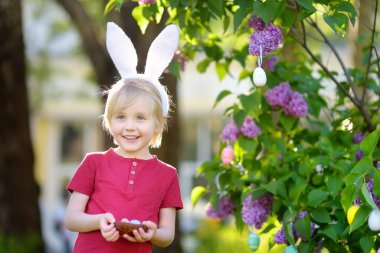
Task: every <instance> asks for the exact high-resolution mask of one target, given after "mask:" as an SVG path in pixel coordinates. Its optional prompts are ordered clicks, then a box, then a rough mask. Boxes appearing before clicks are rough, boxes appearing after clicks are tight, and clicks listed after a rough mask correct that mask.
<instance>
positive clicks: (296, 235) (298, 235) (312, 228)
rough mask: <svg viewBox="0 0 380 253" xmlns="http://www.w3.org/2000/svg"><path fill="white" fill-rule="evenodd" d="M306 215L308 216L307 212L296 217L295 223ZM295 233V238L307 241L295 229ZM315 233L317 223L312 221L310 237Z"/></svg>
mask: <svg viewBox="0 0 380 253" xmlns="http://www.w3.org/2000/svg"><path fill="white" fill-rule="evenodd" d="M306 215H308V213H307V211H302V212H299V213H298V215H297V217H296V220H295V221H294V222H296V221H297V220H298V219H301V218H303V217H305V216H306ZM293 225H294V224H293ZM293 231H294V236H295V237H301V239H305V238H303V237H302V236H301V235H300V234H298V233H297V231H296V230H295V228H293ZM314 231H315V223H314V222H312V221H310V235H313V234H314Z"/></svg>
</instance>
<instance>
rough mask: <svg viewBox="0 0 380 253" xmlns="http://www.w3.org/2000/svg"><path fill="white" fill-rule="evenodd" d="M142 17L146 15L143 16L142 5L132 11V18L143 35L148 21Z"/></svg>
mask: <svg viewBox="0 0 380 253" xmlns="http://www.w3.org/2000/svg"><path fill="white" fill-rule="evenodd" d="M144 15H146V14H144V6H143V5H140V6H137V7H135V8H134V9H133V10H132V16H133V18H134V19H135V20H136V21H137V24H138V26H139V27H140V30H141V32H142V34H145V31H146V29H147V28H148V25H149V23H150V21H149V19H147V18H146V17H145V16H144Z"/></svg>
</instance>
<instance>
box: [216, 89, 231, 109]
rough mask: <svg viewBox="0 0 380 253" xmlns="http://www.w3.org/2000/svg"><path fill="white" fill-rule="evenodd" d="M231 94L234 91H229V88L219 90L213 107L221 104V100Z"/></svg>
mask: <svg viewBox="0 0 380 253" xmlns="http://www.w3.org/2000/svg"><path fill="white" fill-rule="evenodd" d="M230 94H232V92H231V91H229V90H222V91H221V92H219V94H218V96H217V97H216V100H215V103H214V105H213V106H212V108H215V107H216V106H217V105H218V104H219V102H220V101H222V99H223V98H225V97H227V96H228V95H230Z"/></svg>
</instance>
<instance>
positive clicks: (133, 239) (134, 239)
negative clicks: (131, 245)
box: [123, 234, 137, 242]
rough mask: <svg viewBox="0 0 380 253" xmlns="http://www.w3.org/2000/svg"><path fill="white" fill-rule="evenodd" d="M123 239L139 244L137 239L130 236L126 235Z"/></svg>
mask: <svg viewBox="0 0 380 253" xmlns="http://www.w3.org/2000/svg"><path fill="white" fill-rule="evenodd" d="M123 238H124V239H126V240H128V241H130V242H137V240H136V238H134V237H133V236H130V235H128V234H124V235H123Z"/></svg>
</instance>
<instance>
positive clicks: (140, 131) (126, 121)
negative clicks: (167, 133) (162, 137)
mask: <svg viewBox="0 0 380 253" xmlns="http://www.w3.org/2000/svg"><path fill="white" fill-rule="evenodd" d="M110 132H111V135H112V136H113V138H114V141H115V142H116V143H117V144H118V145H119V147H118V148H117V149H116V151H117V152H118V153H119V154H120V155H122V156H124V157H130V158H140V159H148V158H150V157H151V155H150V152H149V145H150V143H151V140H152V139H153V137H155V135H156V134H157V130H156V124H155V118H154V114H153V110H152V109H151V106H149V103H148V101H147V100H146V99H143V98H138V99H136V101H135V103H133V104H132V105H131V106H129V107H127V108H124V109H123V110H121V111H120V112H117V113H115V114H114V115H113V116H112V118H111V121H110Z"/></svg>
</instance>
